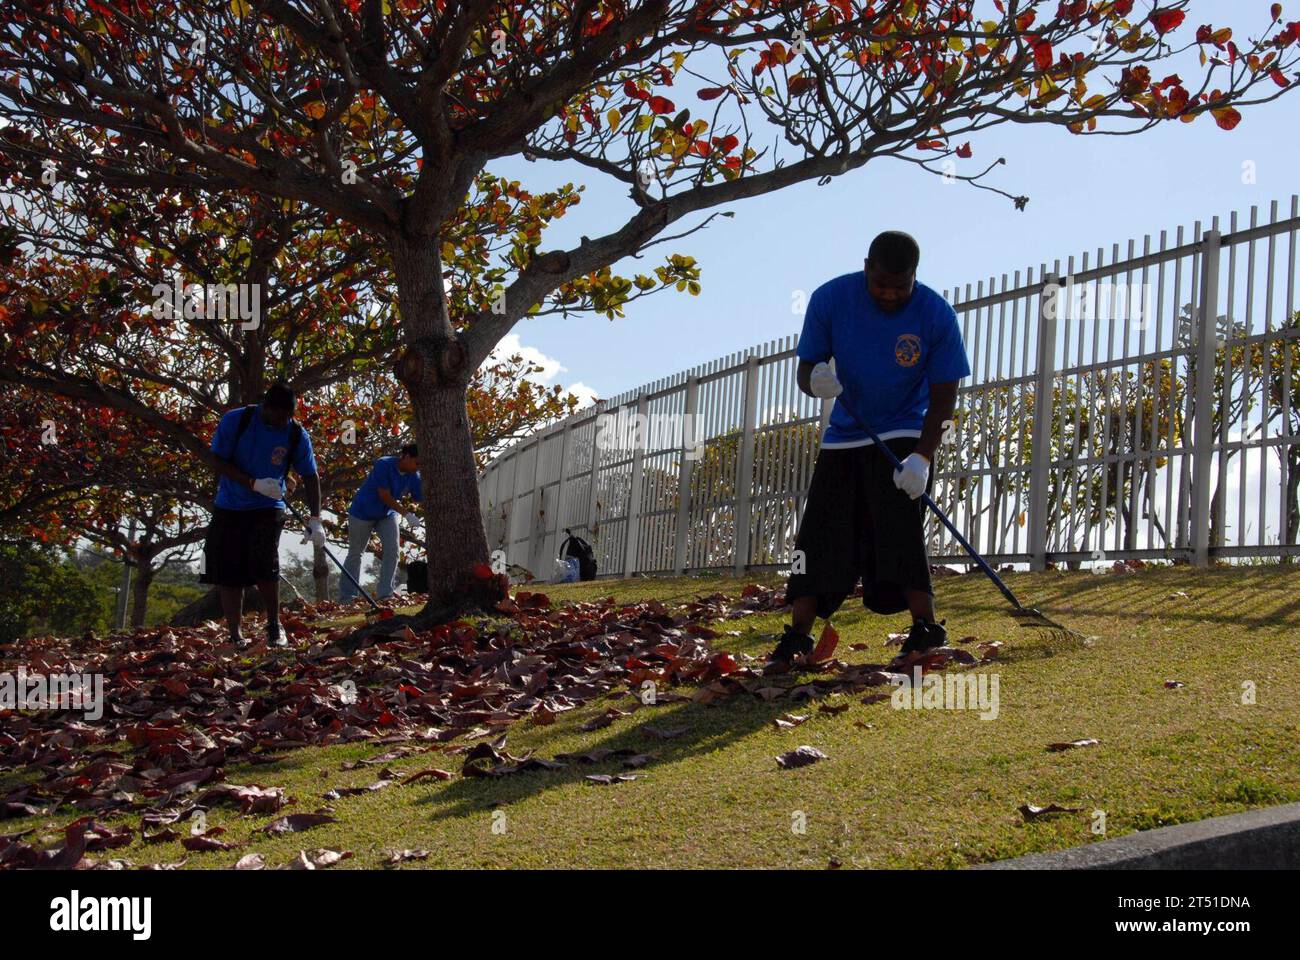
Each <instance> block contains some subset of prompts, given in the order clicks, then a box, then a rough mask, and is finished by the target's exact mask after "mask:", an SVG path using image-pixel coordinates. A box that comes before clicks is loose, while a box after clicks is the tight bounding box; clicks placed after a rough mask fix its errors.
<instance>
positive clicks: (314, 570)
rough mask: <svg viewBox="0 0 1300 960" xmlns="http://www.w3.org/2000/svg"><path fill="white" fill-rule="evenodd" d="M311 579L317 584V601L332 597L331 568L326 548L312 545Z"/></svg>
mask: <svg viewBox="0 0 1300 960" xmlns="http://www.w3.org/2000/svg"><path fill="white" fill-rule="evenodd" d="M311 579H312V582H313V583H314V584H315V585H316V602H317V603H321V602H323V601H325V600H328V599H329V598H330V568H329V562H328V561H327V560H326V559H325V548H324V547H322V546H317V545H315V544H313V545H312V548H311Z"/></svg>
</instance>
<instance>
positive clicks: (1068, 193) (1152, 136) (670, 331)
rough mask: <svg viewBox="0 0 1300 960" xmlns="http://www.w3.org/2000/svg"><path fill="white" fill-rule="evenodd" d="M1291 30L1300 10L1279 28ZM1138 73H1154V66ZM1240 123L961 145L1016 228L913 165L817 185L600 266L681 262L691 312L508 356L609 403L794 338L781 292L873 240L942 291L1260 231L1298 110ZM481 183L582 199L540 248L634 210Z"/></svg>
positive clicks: (854, 257) (581, 323)
mask: <svg viewBox="0 0 1300 960" xmlns="http://www.w3.org/2000/svg"><path fill="white" fill-rule="evenodd" d="M1142 5H1143V4H1142V3H1141V2H1140V3H1139V6H1142ZM1268 7H1269V4H1268V3H1266V2H1255V0H1249V2H1240V0H1236V2H1233V0H1193V2H1192V3H1191V5H1190V8H1189V14H1188V18H1187V21H1186V22H1185V23H1184V25H1183V26H1182V27H1181V28H1180V29H1179V31H1178V34H1177V36H1178V37H1179V38H1180V42H1188V41H1190V40H1191V38H1192V36H1193V35H1194V33H1195V27H1196V24H1198V23H1213V24H1214V25H1215V26H1221V25H1228V26H1232V27H1234V29H1235V32H1236V33H1237V36H1238V37H1239V38H1241V37H1242V36H1243V35H1245V34H1258V33H1259V32H1260V30H1261V28H1262V27H1263V26H1264V25H1265V24H1266V23H1267V20H1268ZM1295 15H1300V7H1297V9H1296V10H1294V11H1287V12H1286V13H1284V15H1283V19H1284V20H1285V19H1289V17H1291V16H1295ZM1185 66H1186V62H1180V63H1179V64H1177V68H1178V72H1180V73H1181V74H1182V76H1183V79H1184V81H1185V82H1186V84H1187V85H1188V86H1189V88H1190V87H1192V78H1193V77H1195V76H1197V70H1198V69H1199V68H1198V67H1197V65H1196V64H1195V62H1194V61H1193V62H1192V63H1191V64H1190V69H1184V67H1185ZM1168 72H1174V70H1173V69H1172V68H1171V69H1170V70H1169V71H1168ZM1153 73H1156V74H1159V75H1161V76H1163V75H1164V74H1163V73H1161V71H1160V69H1159V68H1156V69H1153ZM703 85H704V84H702V83H698V82H696V81H695V80H694V79H693V78H689V77H686V78H683V79H682V80H680V81H679V83H678V84H676V85H675V86H674V88H672V92H673V94H674V95H675V97H676V102H677V104H678V106H679V107H680V106H692V107H695V106H697V105H698V103H699V101H697V100H696V99H695V97H694V91H695V90H696V89H697V88H698V87H700V86H703ZM1243 117H1244V119H1243V120H1242V122H1241V124H1240V125H1239V126H1238V127H1237V128H1236V130H1234V131H1232V132H1226V131H1223V130H1221V129H1219V128H1218V126H1216V125H1215V124H1214V122H1213V120H1212V119H1211V118H1210V117H1208V116H1206V117H1202V118H1199V119H1198V120H1197V121H1196V122H1195V123H1191V124H1182V123H1168V124H1162V125H1159V126H1157V127H1155V128H1154V129H1152V130H1149V131H1147V132H1145V133H1142V134H1139V135H1136V136H1123V137H1116V136H1092V137H1077V136H1073V135H1071V134H1070V133H1068V132H1067V131H1065V130H1064V129H1060V128H1056V127H1052V126H1047V125H1042V126H1022V125H1012V124H1005V125H1002V126H1000V127H996V128H993V129H991V130H988V131H985V132H983V133H980V134H977V135H975V136H973V137H971V138H970V139H971V143H972V147H973V150H974V156H973V157H972V159H970V160H966V161H958V162H959V164H961V166H959V169H958V172H959V173H961V174H967V173H974V172H977V171H978V170H980V169H983V167H984V166H985V165H987V164H988V163H989V162H991V161H992V160H994V159H996V158H997V157H1005V158H1006V160H1007V163H1006V165H1005V166H1004V167H1002V168H1000V169H999V170H998V171H996V172H995V173H994V174H993V175H992V176H991V178H990V180H989V182H990V183H992V184H994V185H996V186H998V187H999V188H1001V189H1003V190H1007V191H1008V192H1010V193H1013V194H1026V195H1028V196H1029V197H1030V202H1029V205H1028V207H1027V209H1026V210H1025V211H1023V212H1018V211H1016V210H1015V209H1014V207H1013V206H1012V204H1011V202H1010V201H1009V200H1007V199H1005V198H1003V197H1000V196H998V195H996V194H993V193H990V192H988V191H984V190H978V189H975V188H972V187H969V186H966V185H963V184H960V183H953V184H944V183H943V182H942V181H941V180H940V179H939V178H938V177H935V176H933V175H930V174H927V173H925V172H923V171H921V170H920V169H919V168H917V167H915V166H914V165H912V164H908V163H903V162H900V161H896V160H894V161H891V160H888V159H882V160H880V161H876V162H871V163H868V164H867V165H865V166H864V167H863V168H861V169H860V170H857V171H854V172H852V173H849V174H846V175H844V176H841V177H837V178H836V179H835V180H833V181H832V182H831V183H830V184H828V185H827V186H824V187H818V186H816V185H815V184H812V183H809V184H804V185H800V186H797V187H794V188H790V189H788V190H785V191H782V192H779V193H776V194H771V195H768V196H764V197H757V198H754V199H751V200H746V201H742V202H740V203H736V204H732V205H730V206H727V207H723V208H721V209H726V210H732V211H734V213H735V216H734V217H733V218H721V217H719V218H716V219H714V220H713V221H712V223H710V225H709V226H708V227H707V228H706V229H705V230H703V231H701V232H698V233H695V234H693V235H692V236H690V237H687V238H684V239H681V240H677V241H673V242H672V243H671V244H661V245H658V246H655V247H652V248H651V250H650V251H648V253H647V255H646V258H645V259H644V260H642V261H640V262H638V261H631V260H629V261H624V263H623V264H621V265H616V266H615V268H614V269H615V270H616V271H617V272H621V273H623V274H624V275H625V276H626V275H630V274H631V273H633V272H635V271H636V270H648V269H650V268H651V267H653V266H654V265H655V264H656V263H658V262H661V260H662V257H663V255H664V254H665V253H667V252H678V253H683V254H687V255H690V256H693V257H695V258H696V260H698V261H699V263H700V265H701V269H702V283H703V288H704V289H703V291H702V292H701V294H700V295H699V296H697V297H692V296H690V295H689V294H686V293H677V292H675V291H671V292H664V293H657V294H655V295H654V296H652V297H649V298H647V299H645V300H642V301H640V302H639V303H637V304H634V305H632V306H631V307H630V308H629V309H628V315H627V317H626V318H624V319H621V320H614V321H610V320H607V319H605V318H604V317H601V316H583V317H571V318H563V317H543V318H537V319H528V320H524V321H522V322H520V323H519V324H518V325H517V326H516V327H515V329H514V331H513V333H514V336H515V337H517V338H518V343H520V344H522V345H523V346H525V347H528V348H533V349H535V350H536V351H538V352H539V353H540V354H542V355H543V356H545V357H547V358H550V359H551V361H552V363H551V364H550V365H549V367H550V370H549V371H548V372H549V373H551V376H550V377H549V378H548V379H550V381H551V382H559V383H563V384H565V385H566V386H568V385H571V384H580V385H581V386H583V387H586V388H590V389H591V390H594V391H595V392H596V393H597V394H599V395H602V396H612V395H614V394H616V393H620V392H622V391H624V390H627V389H630V388H632V387H634V386H637V385H639V384H641V383H644V382H646V381H649V380H654V379H657V378H659V377H662V376H666V375H668V374H671V373H675V372H677V371H679V370H681V369H683V368H685V367H689V366H693V365H695V364H697V363H701V362H703V361H707V360H710V359H713V358H714V357H717V356H720V355H722V354H726V353H731V352H734V351H736V350H739V349H741V348H744V347H747V346H750V345H753V344H756V343H758V342H760V341H764V340H770V339H772V338H775V337H783V336H786V335H788V334H791V333H797V332H798V331H799V327H800V324H801V316H800V315H799V314H795V313H793V312H792V310H791V303H792V297H793V296H794V293H795V291H799V290H802V291H804V292H805V293H811V291H812V290H813V289H814V288H815V287H817V286H818V285H819V284H820V283H822V282H824V281H826V280H828V279H830V278H831V277H833V276H836V275H837V274H841V273H845V272H848V271H851V270H857V269H861V264H862V258H863V257H864V256H865V254H866V248H867V245H868V243H869V242H870V240H871V238H872V237H873V236H875V234H876V233H878V232H879V231H880V230H884V229H902V230H907V231H909V232H910V233H912V234H913V235H915V236H916V237H917V239H918V240H919V242H920V244H921V250H922V257H921V266H920V268H919V270H918V279H919V280H921V282H923V283H928V284H930V285H931V286H934V287H936V288H937V289H940V290H942V289H944V288H945V287H952V286H953V285H954V284H960V285H963V286H964V284H966V283H968V282H969V283H972V284H973V283H974V282H975V281H977V280H980V279H987V278H988V277H989V276H990V275H991V274H996V275H998V276H1000V275H1001V274H1002V273H1003V272H1008V273H1009V272H1011V271H1014V270H1016V269H1020V270H1024V268H1025V267H1027V266H1029V265H1033V266H1034V267H1035V268H1037V266H1038V265H1039V264H1040V263H1041V262H1042V261H1044V260H1047V261H1048V262H1049V263H1050V262H1051V260H1053V259H1055V258H1058V257H1059V258H1061V259H1062V260H1064V259H1065V258H1066V257H1068V256H1069V255H1072V254H1079V253H1081V252H1082V251H1084V250H1093V251H1095V250H1096V248H1097V247H1098V246H1099V245H1103V246H1105V247H1106V248H1107V250H1109V247H1110V245H1111V244H1112V243H1114V242H1116V241H1118V242H1120V243H1121V247H1122V246H1123V245H1124V244H1125V243H1126V242H1127V240H1128V239H1129V238H1135V239H1136V240H1137V244H1138V248H1139V249H1140V248H1141V242H1142V237H1143V235H1144V234H1146V233H1151V234H1153V238H1154V237H1156V236H1158V234H1159V231H1160V230H1162V229H1168V230H1169V231H1170V236H1171V239H1172V235H1173V231H1174V229H1175V228H1176V227H1177V226H1178V225H1180V224H1184V225H1186V226H1187V227H1188V229H1189V232H1190V228H1191V225H1192V223H1193V222H1194V221H1196V220H1198V219H1200V220H1203V221H1204V222H1205V223H1206V225H1207V226H1208V223H1209V221H1210V219H1211V217H1213V216H1214V215H1216V214H1217V215H1219V216H1221V217H1223V218H1224V221H1225V227H1224V228H1225V229H1226V220H1227V216H1228V214H1229V213H1230V212H1231V211H1232V210H1234V209H1236V210H1239V211H1241V213H1242V214H1243V216H1246V215H1248V211H1249V208H1250V206H1251V205H1252V204H1258V205H1259V206H1260V208H1261V220H1263V219H1267V208H1268V204H1269V202H1270V201H1272V200H1275V199H1276V200H1278V201H1279V202H1280V207H1281V212H1280V215H1281V216H1285V215H1286V213H1287V212H1288V211H1289V208H1290V197H1291V195H1292V194H1293V193H1295V192H1296V191H1297V190H1300V163H1297V161H1296V157H1297V155H1300V150H1298V148H1300V134H1298V133H1297V130H1296V127H1297V120H1298V119H1300V94H1297V93H1291V94H1288V95H1287V96H1285V97H1283V98H1282V99H1280V100H1278V101H1276V102H1274V103H1271V104H1265V105H1263V106H1259V107H1255V108H1251V109H1246V110H1243ZM757 122H759V123H760V124H761V123H762V121H761V120H760V121H757ZM770 129H771V128H770V127H769V128H766V129H764V131H763V135H762V136H761V137H759V138H758V143H759V144H760V145H763V144H770V143H771V142H772V134H771V133H770V132H769V131H770ZM1246 161H1253V163H1254V165H1255V182H1254V183H1253V184H1246V183H1243V175H1242V174H1243V167H1242V165H1243V163H1244V162H1246ZM490 169H492V170H493V172H495V173H498V174H503V175H507V176H510V177H512V178H516V179H519V180H521V181H522V182H523V183H524V184H525V185H526V186H528V187H530V188H532V189H543V188H547V187H551V186H554V185H557V184H559V183H564V182H568V181H572V182H573V183H575V184H584V183H585V184H587V190H586V193H585V194H584V199H583V201H582V203H581V204H580V205H579V206H578V207H577V208H576V209H575V210H573V211H572V212H570V214H568V215H567V216H566V217H565V218H564V219H563V220H560V221H557V222H556V223H555V224H553V225H552V226H551V227H550V228H549V229H548V230H547V232H546V233H545V234H544V240H543V244H542V248H543V249H553V248H555V247H558V246H561V245H564V246H568V245H570V244H572V243H576V241H577V238H578V237H579V236H580V235H581V234H587V235H588V236H593V237H594V236H596V235H597V234H598V233H603V232H606V231H608V230H610V229H613V228H616V227H617V226H619V225H621V224H622V223H623V222H625V221H626V219H627V217H628V216H630V214H631V212H632V211H633V209H634V208H633V207H632V204H631V201H630V200H628V199H627V197H626V192H625V188H624V187H622V186H621V185H617V184H612V183H610V182H606V181H607V178H603V177H602V176H601V175H599V174H596V173H594V172H592V171H589V170H587V169H585V168H583V167H579V166H578V165H576V164H573V163H565V164H556V163H541V162H538V163H526V162H524V161H522V160H511V161H509V162H503V163H497V164H493V165H492V166H491V167H490ZM702 217H703V215H697V217H696V218H695V219H689V220H687V221H686V222H685V224H684V225H694V224H696V223H698V222H700V220H701V219H702ZM684 225H675V227H674V228H673V229H672V230H671V232H673V233H678V232H681V228H682V226H684ZM514 342H515V341H514V340H512V341H511V345H513V344H514ZM584 392H585V391H584Z"/></svg>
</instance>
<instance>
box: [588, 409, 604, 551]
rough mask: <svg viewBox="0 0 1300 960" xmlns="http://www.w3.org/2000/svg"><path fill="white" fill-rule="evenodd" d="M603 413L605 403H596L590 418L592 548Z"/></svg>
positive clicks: (589, 528) (589, 520)
mask: <svg viewBox="0 0 1300 960" xmlns="http://www.w3.org/2000/svg"><path fill="white" fill-rule="evenodd" d="M604 411H605V401H604V400H597V401H596V415H595V416H594V417H593V418H592V424H591V490H590V494H591V496H590V497H589V498H588V501H587V533H588V534H589V535H590V536H591V540H592V548H593V549H594V548H595V545H596V534H597V531H598V530H599V527H598V526H597V524H598V523H599V520H600V518H599V517H597V516H596V511H597V509H598V507H597V505H598V504H599V503H600V418H601V416H602V415H603V414H604Z"/></svg>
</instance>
